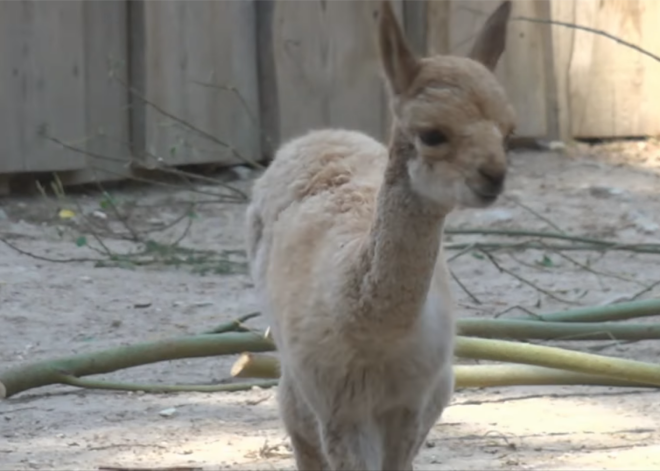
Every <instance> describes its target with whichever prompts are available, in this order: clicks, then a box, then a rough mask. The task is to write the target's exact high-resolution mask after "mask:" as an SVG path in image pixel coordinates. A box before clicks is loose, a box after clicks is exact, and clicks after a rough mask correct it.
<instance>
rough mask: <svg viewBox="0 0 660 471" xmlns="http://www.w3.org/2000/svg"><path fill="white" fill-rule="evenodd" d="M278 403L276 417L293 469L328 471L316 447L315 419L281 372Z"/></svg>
mask: <svg viewBox="0 0 660 471" xmlns="http://www.w3.org/2000/svg"><path fill="white" fill-rule="evenodd" d="M278 400H279V407H280V415H281V416H282V420H283V422H284V427H285V429H286V431H287V433H288V434H289V438H290V439H291V446H292V447H293V453H294V456H295V460H296V467H297V468H298V469H299V470H300V471H308V470H309V471H325V470H328V469H329V467H328V465H327V463H326V461H325V459H324V457H323V451H322V448H321V445H320V443H319V437H318V424H317V422H316V419H315V418H314V416H313V415H312V413H311V411H310V410H309V407H308V406H307V405H306V403H305V402H303V398H302V397H300V395H299V394H297V393H296V391H295V388H294V385H293V384H292V383H291V381H290V380H289V378H288V375H287V374H286V373H285V372H284V371H283V372H282V375H281V378H280V383H279V387H278Z"/></svg>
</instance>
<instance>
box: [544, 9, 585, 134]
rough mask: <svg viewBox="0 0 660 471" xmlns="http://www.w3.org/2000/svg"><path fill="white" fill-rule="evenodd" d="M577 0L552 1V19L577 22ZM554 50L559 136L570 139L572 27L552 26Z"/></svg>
mask: <svg viewBox="0 0 660 471" xmlns="http://www.w3.org/2000/svg"><path fill="white" fill-rule="evenodd" d="M578 3H579V2H577V1H576V0H562V1H561V2H550V8H551V14H550V16H551V19H553V20H555V21H562V22H566V23H575V9H576V7H577V4H578ZM551 34H552V51H553V54H552V55H553V57H554V67H553V69H554V75H555V83H556V87H557V88H556V90H557V95H556V96H557V103H556V105H557V113H558V122H559V129H558V134H559V138H560V139H561V140H563V141H568V140H570V139H572V138H573V134H572V126H571V118H572V116H571V108H570V100H569V90H570V85H569V84H570V81H569V69H570V65H571V56H572V55H573V47H574V34H575V30H574V29H572V28H565V27H563V26H552V33H551Z"/></svg>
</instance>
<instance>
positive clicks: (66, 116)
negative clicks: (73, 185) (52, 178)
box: [0, 0, 86, 173]
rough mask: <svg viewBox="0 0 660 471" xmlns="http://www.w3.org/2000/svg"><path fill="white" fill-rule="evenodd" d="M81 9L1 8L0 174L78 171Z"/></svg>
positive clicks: (54, 3) (77, 5)
mask: <svg viewBox="0 0 660 471" xmlns="http://www.w3.org/2000/svg"><path fill="white" fill-rule="evenodd" d="M82 6H83V2H81V1H61V0H51V1H49V2H43V1H36V0H22V1H14V2H0V56H2V61H0V82H1V83H2V87H0V102H1V103H2V107H0V173H9V172H28V171H29V172H40V171H55V170H74V169H80V168H83V167H84V165H85V158H84V156H83V155H82V154H78V153H74V152H71V151H70V150H66V149H62V148H61V147H60V146H58V145H56V144H54V143H52V142H50V141H48V140H46V139H45V138H44V133H47V134H48V135H50V136H52V137H54V138H56V139H59V140H61V141H65V142H72V143H76V142H80V141H81V140H82V141H83V145H84V138H85V135H86V123H85V119H86V117H85V115H86V113H85V100H86V94H85V70H84V55H85V54H84V44H85V29H84V21H83V8H82Z"/></svg>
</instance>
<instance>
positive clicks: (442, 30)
mask: <svg viewBox="0 0 660 471" xmlns="http://www.w3.org/2000/svg"><path fill="white" fill-rule="evenodd" d="M426 3H427V5H428V6H427V15H426V25H425V30H426V53H427V54H432V55H434V54H448V53H449V50H450V40H449V35H450V31H451V27H450V23H451V22H450V14H451V12H450V6H451V2H450V1H449V0H441V1H434V0H431V1H427V2H426Z"/></svg>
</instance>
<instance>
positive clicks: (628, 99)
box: [558, 0, 660, 138]
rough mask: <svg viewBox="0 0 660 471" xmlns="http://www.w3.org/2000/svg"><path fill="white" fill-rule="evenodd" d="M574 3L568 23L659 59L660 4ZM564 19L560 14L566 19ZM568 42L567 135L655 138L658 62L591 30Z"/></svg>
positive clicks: (659, 123)
mask: <svg viewBox="0 0 660 471" xmlns="http://www.w3.org/2000/svg"><path fill="white" fill-rule="evenodd" d="M574 1H575V8H574V12H573V19H572V20H569V21H572V22H574V23H576V24H578V25H582V26H587V27H591V28H596V29H599V30H603V31H606V32H608V33H610V34H612V35H614V36H616V37H619V38H621V39H623V40H625V41H628V42H630V43H633V44H636V45H638V46H640V47H642V48H644V49H646V50H649V51H651V52H653V53H655V54H657V55H660V30H659V29H658V19H659V18H660V4H659V3H658V2H657V1H656V0H579V1H576V0H574ZM568 16H569V15H568V14H564V18H565V19H568V18H566V17H568ZM558 34H559V33H558ZM564 34H565V33H564ZM572 38H573V44H572V48H571V51H572V54H571V58H570V65H569V69H568V82H569V83H568V86H567V94H568V100H569V102H570V105H569V106H570V116H571V132H572V135H573V136H574V137H578V138H579V137H582V138H589V137H592V138H593V137H626V136H645V135H658V134H660V106H658V105H659V104H660V87H659V86H658V84H660V63H659V62H658V61H655V60H653V59H652V58H650V57H647V56H644V55H642V54H640V53H639V52H638V51H635V50H633V49H630V48H628V47H625V46H623V45H620V44H617V43H616V42H614V41H612V40H611V39H609V38H605V37H602V36H598V35H595V34H593V33H591V32H587V31H581V30H575V31H574V32H573V33H572Z"/></svg>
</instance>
